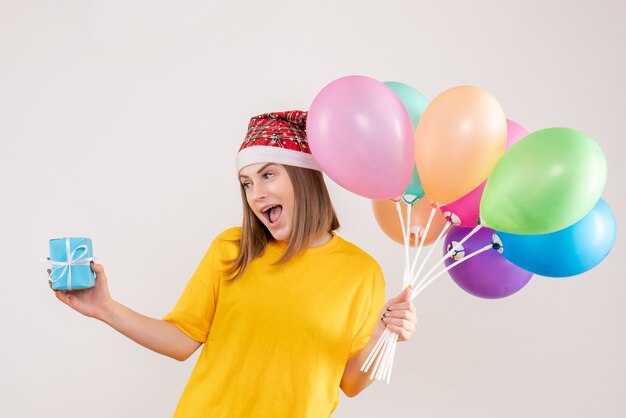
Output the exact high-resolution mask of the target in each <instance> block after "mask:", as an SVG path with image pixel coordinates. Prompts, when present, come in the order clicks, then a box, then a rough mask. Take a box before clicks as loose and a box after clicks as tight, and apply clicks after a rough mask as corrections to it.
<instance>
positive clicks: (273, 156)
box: [237, 145, 322, 172]
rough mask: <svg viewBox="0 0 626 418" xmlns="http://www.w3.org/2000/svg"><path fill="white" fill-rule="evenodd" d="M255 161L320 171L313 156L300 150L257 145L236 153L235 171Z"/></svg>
mask: <svg viewBox="0 0 626 418" xmlns="http://www.w3.org/2000/svg"><path fill="white" fill-rule="evenodd" d="M256 163H278V164H286V165H293V166H295V167H302V168H310V169H311V170H317V171H322V168H321V167H320V166H319V164H317V161H315V159H314V158H313V156H312V155H311V154H307V153H306V152H302V151H296V150H291V149H287V148H280V147H271V146H266V145H257V146H252V147H248V148H244V149H242V150H241V151H239V152H238V153H237V172H239V171H240V170H241V169H242V168H244V167H246V166H248V165H250V164H256Z"/></svg>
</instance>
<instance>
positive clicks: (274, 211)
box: [262, 205, 283, 226]
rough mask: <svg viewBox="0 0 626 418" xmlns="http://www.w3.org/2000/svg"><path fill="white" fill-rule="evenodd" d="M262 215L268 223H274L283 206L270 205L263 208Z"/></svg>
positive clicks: (278, 217)
mask: <svg viewBox="0 0 626 418" xmlns="http://www.w3.org/2000/svg"><path fill="white" fill-rule="evenodd" d="M262 213H263V216H265V219H267V221H268V222H269V223H270V225H272V226H273V225H275V224H276V223H277V222H278V220H279V219H280V215H281V213H283V207H282V206H281V205H275V206H270V207H269V208H267V209H265V210H264V211H263V212H262Z"/></svg>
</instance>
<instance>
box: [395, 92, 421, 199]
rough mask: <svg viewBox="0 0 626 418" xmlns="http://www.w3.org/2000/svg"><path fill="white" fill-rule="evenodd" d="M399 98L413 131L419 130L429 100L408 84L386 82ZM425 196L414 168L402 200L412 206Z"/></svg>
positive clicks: (414, 167)
mask: <svg viewBox="0 0 626 418" xmlns="http://www.w3.org/2000/svg"><path fill="white" fill-rule="evenodd" d="M384 84H385V85H386V86H387V87H389V88H390V89H391V90H392V91H393V92H394V93H395V94H396V96H398V98H399V99H400V101H401V102H402V104H403V105H404V108H405V109H406V111H407V113H408V114H409V117H410V118H411V123H412V124H413V130H414V131H415V129H416V128H417V124H418V122H419V121H420V118H421V117H422V113H424V110H426V106H428V99H427V98H426V97H424V95H423V94H422V93H420V92H419V91H417V90H415V89H414V88H413V87H411V86H409V85H408V84H404V83H400V82H398V81H385V83H384ZM422 196H424V187H423V186H422V182H421V181H420V178H419V175H418V174H417V167H416V166H413V176H412V177H411V183H409V186H408V187H407V189H406V191H405V192H404V194H403V195H402V198H403V199H404V201H405V202H406V204H407V205H412V204H414V203H415V202H417V201H418V200H419V199H420V198H422Z"/></svg>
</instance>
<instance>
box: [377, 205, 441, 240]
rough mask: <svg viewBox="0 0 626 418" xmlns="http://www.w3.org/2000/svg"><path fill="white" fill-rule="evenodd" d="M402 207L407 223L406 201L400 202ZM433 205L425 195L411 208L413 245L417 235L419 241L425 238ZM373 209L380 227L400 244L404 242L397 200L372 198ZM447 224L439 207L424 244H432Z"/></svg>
mask: <svg viewBox="0 0 626 418" xmlns="http://www.w3.org/2000/svg"><path fill="white" fill-rule="evenodd" d="M400 207H401V209H402V220H403V222H405V224H406V212H407V205H406V204H405V203H404V202H400ZM432 207H433V205H432V202H431V201H430V199H428V198H427V197H423V198H421V199H419V200H418V201H417V202H415V203H414V204H413V207H412V208H411V229H410V230H409V231H410V238H409V244H410V245H411V246H414V245H415V238H416V237H417V238H418V243H419V241H420V240H422V239H423V238H424V237H423V235H424V229H425V228H426V224H427V223H428V217H429V216H430V211H431V209H432ZM372 209H373V211H374V217H375V218H376V222H378V226H380V229H382V230H383V232H384V233H385V234H386V235H387V236H388V237H389V238H391V239H392V240H394V241H395V242H397V243H398V244H404V239H403V238H402V226H401V225H400V218H398V210H397V209H396V202H394V201H393V200H372ZM445 225H446V220H445V218H444V217H443V215H442V214H441V211H440V210H438V209H437V210H436V211H435V216H434V217H433V220H432V222H431V224H430V228H429V229H428V235H427V236H426V241H425V242H424V245H428V244H431V243H432V242H433V241H434V240H435V238H437V236H438V235H439V233H440V232H441V230H442V229H443V227H444V226H445Z"/></svg>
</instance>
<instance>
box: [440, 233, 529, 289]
mask: <svg viewBox="0 0 626 418" xmlns="http://www.w3.org/2000/svg"><path fill="white" fill-rule="evenodd" d="M471 230H472V228H464V227H460V226H455V227H452V228H451V229H450V232H448V235H446V239H445V242H444V247H443V254H444V255H445V254H446V253H447V252H448V250H449V249H450V248H452V243H453V242H460V241H461V240H462V239H463V238H465V236H466V235H467V234H468V233H470V232H471ZM493 234H494V230H493V229H489V228H481V229H479V230H478V231H477V232H476V233H475V234H474V235H472V236H471V237H470V238H469V239H468V240H467V241H465V242H464V243H463V244H462V249H459V250H457V251H456V252H455V253H454V254H453V256H455V255H456V256H457V258H458V257H459V256H461V257H462V256H465V257H467V256H468V255H470V254H471V253H473V252H474V251H477V250H479V249H481V248H483V247H484V246H485V245H488V244H490V243H491V240H492V236H493ZM455 261H457V260H456V259H454V258H452V257H449V258H447V259H446V260H445V261H444V263H445V265H446V267H447V266H449V265H450V264H452V263H454V262H455ZM448 273H449V274H450V276H451V277H452V280H454V282H455V283H456V284H457V285H459V287H460V288H461V289H463V290H465V291H466V292H468V293H470V294H472V295H474V296H478V297H480V298H485V299H498V298H504V297H507V296H510V295H512V294H513V293H515V292H517V291H518V290H520V289H521V288H522V287H524V286H525V285H526V283H528V281H529V280H530V278H531V277H532V275H533V274H532V273H531V272H529V271H526V270H524V269H522V268H519V267H517V266H516V265H515V264H513V263H511V262H510V261H508V260H507V259H506V258H504V257H503V256H502V254H500V253H499V252H498V251H496V250H494V249H489V250H487V251H485V252H483V253H481V254H478V255H476V256H474V257H472V258H470V259H469V260H466V261H463V262H462V263H459V264H458V265H456V266H455V267H452V268H451V269H450V270H448Z"/></svg>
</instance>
